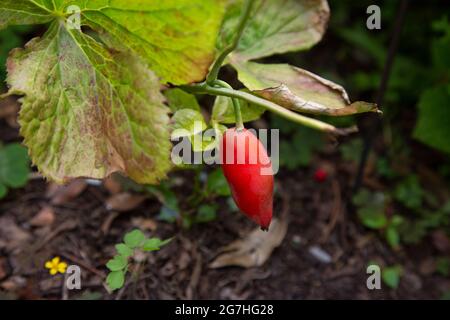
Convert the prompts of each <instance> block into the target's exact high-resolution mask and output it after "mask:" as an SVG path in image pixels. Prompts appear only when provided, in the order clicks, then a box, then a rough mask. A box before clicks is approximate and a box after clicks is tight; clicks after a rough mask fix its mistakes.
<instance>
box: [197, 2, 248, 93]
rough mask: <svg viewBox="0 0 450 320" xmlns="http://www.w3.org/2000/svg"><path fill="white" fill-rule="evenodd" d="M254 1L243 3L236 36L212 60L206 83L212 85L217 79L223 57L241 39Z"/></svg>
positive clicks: (224, 57) (226, 55)
mask: <svg viewBox="0 0 450 320" xmlns="http://www.w3.org/2000/svg"><path fill="white" fill-rule="evenodd" d="M254 3H255V0H246V1H245V3H244V7H243V11H242V14H241V17H240V19H239V24H238V26H237V29H236V36H235V37H234V39H233V42H232V43H231V44H230V45H229V46H227V47H226V48H225V49H224V50H223V51H222V52H221V53H220V54H219V56H218V57H217V59H216V61H215V62H214V64H213V66H212V68H211V71H210V72H209V74H208V76H207V77H206V83H207V84H209V85H213V84H214V81H216V80H217V77H218V76H219V71H220V68H221V67H222V65H223V63H224V61H225V59H226V58H227V57H228V55H229V54H230V53H231V52H233V51H234V50H235V49H236V48H237V46H238V44H239V40H241V37H242V34H243V33H244V29H245V26H246V25H247V21H248V19H249V18H250V13H251V11H252V7H253V4H254Z"/></svg>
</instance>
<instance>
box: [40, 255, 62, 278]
mask: <svg viewBox="0 0 450 320" xmlns="http://www.w3.org/2000/svg"><path fill="white" fill-rule="evenodd" d="M45 267H46V268H47V269H49V272H50V274H51V275H52V276H54V275H55V274H57V273H58V272H59V273H65V272H66V269H67V263H65V262H61V261H60V259H59V257H54V258H53V259H52V260H50V261H47V262H46V263H45Z"/></svg>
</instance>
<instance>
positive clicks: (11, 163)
mask: <svg viewBox="0 0 450 320" xmlns="http://www.w3.org/2000/svg"><path fill="white" fill-rule="evenodd" d="M29 161H30V160H29V158H28V155H27V149H26V148H24V147H23V146H21V145H20V144H17V143H12V144H8V145H6V146H0V189H3V190H4V191H5V193H6V187H11V188H19V187H23V186H24V185H25V184H26V183H27V181H28V175H29V173H30V165H29ZM1 186H3V187H4V188H2V187H1ZM1 194H2V192H1V190H0V198H1V197H2V196H1Z"/></svg>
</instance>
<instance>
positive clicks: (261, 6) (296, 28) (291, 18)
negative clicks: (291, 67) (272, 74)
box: [219, 0, 329, 60]
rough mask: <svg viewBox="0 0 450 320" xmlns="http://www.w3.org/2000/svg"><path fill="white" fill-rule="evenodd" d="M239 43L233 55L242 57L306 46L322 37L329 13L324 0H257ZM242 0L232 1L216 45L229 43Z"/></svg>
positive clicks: (256, 56) (257, 56)
mask: <svg viewBox="0 0 450 320" xmlns="http://www.w3.org/2000/svg"><path fill="white" fill-rule="evenodd" d="M255 2H256V3H255V5H254V12H253V13H252V16H251V17H250V20H249V22H248V25H247V26H246V28H245V30H244V33H243V35H242V39H241V41H240V42H239V47H238V49H237V50H236V52H235V53H233V55H239V56H240V57H241V58H243V59H245V60H251V59H258V58H263V57H268V56H271V55H273V54H279V53H285V52H288V51H298V50H305V49H309V48H310V47H312V46H313V45H314V44H316V43H317V42H318V41H320V39H321V38H322V35H323V34H324V32H325V28H326V25H327V22H328V17H329V7H328V4H327V2H326V1H325V0H318V1H307V0H286V1H279V0H257V1H255ZM242 3H243V1H242V0H238V1H234V3H233V4H232V5H231V6H230V8H229V9H228V11H227V15H226V17H225V21H224V23H223V26H222V32H221V37H220V40H219V47H225V46H226V45H227V44H229V43H231V41H232V39H233V38H234V36H235V31H236V26H237V24H238V21H239V17H240V13H241V9H242Z"/></svg>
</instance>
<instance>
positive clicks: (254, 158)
mask: <svg viewBox="0 0 450 320" xmlns="http://www.w3.org/2000/svg"><path fill="white" fill-rule="evenodd" d="M220 148H221V163H222V170H223V173H224V175H225V178H226V179H227V181H228V184H229V185H230V189H231V193H232V196H233V199H234V201H235V202H236V205H237V206H238V207H239V209H240V210H241V211H242V212H243V213H245V214H246V215H247V216H248V217H249V218H250V219H252V220H253V221H255V222H256V223H257V224H259V225H260V226H261V229H263V230H268V229H269V225H270V221H271V220H272V208H273V170H272V162H271V161H270V158H269V156H268V155H267V151H266V149H265V148H264V146H263V144H262V143H261V142H260V141H259V140H258V138H257V137H256V136H255V135H254V134H253V133H251V132H250V131H248V130H246V129H241V130H237V129H236V128H232V129H228V130H227V131H225V133H224V135H223V138H222V141H221V145H220Z"/></svg>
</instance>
